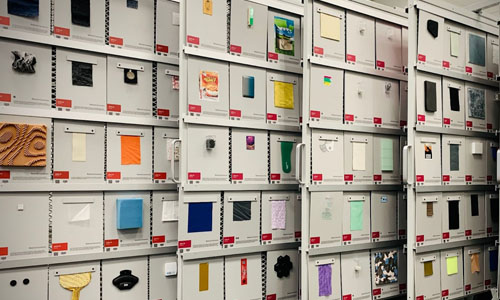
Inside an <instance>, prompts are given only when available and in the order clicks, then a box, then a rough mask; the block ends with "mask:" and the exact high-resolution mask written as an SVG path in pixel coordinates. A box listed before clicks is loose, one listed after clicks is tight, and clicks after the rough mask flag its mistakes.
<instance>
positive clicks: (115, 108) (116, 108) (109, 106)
mask: <svg viewBox="0 0 500 300" xmlns="http://www.w3.org/2000/svg"><path fill="white" fill-rule="evenodd" d="M106 109H107V110H108V111H114V112H121V111H122V106H121V105H120V104H107V105H106Z"/></svg>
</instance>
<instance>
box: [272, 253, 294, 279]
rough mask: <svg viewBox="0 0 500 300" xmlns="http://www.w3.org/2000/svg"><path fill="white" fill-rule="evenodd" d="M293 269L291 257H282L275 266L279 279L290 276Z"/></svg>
mask: <svg viewBox="0 0 500 300" xmlns="http://www.w3.org/2000/svg"><path fill="white" fill-rule="evenodd" d="M292 269H293V263H292V262H291V261H290V256H288V255H285V256H280V257H278V261H277V262H276V264H275V265H274V271H275V272H276V275H277V276H278V278H283V277H288V276H290V271H291V270H292Z"/></svg>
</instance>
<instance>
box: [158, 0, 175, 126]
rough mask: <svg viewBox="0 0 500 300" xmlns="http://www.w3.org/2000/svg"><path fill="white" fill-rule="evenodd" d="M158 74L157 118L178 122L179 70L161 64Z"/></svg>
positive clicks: (167, 0)
mask: <svg viewBox="0 0 500 300" xmlns="http://www.w3.org/2000/svg"><path fill="white" fill-rule="evenodd" d="M161 1H162V0H160V2H161ZM163 1H165V2H170V0H163ZM160 2H158V3H160ZM157 72H158V74H157V75H156V81H157V84H156V106H157V108H156V117H157V118H158V119H159V120H173V121H176V120H178V119H179V68H178V67H176V66H171V65H166V64H160V63H159V64H158V65H157Z"/></svg>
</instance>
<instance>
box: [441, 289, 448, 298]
mask: <svg viewBox="0 0 500 300" xmlns="http://www.w3.org/2000/svg"><path fill="white" fill-rule="evenodd" d="M448 295H449V292H448V290H442V291H441V297H448Z"/></svg>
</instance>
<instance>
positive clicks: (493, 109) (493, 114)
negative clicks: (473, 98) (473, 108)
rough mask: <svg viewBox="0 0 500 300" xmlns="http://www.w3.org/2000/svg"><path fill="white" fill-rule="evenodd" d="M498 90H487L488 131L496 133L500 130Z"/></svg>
mask: <svg viewBox="0 0 500 300" xmlns="http://www.w3.org/2000/svg"><path fill="white" fill-rule="evenodd" d="M497 93H498V89H491V88H487V89H486V108H487V109H486V129H488V132H495V131H496V130H498V129H500V124H499V123H500V120H499V119H500V118H499V117H498V116H500V101H498V100H496V95H497Z"/></svg>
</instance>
